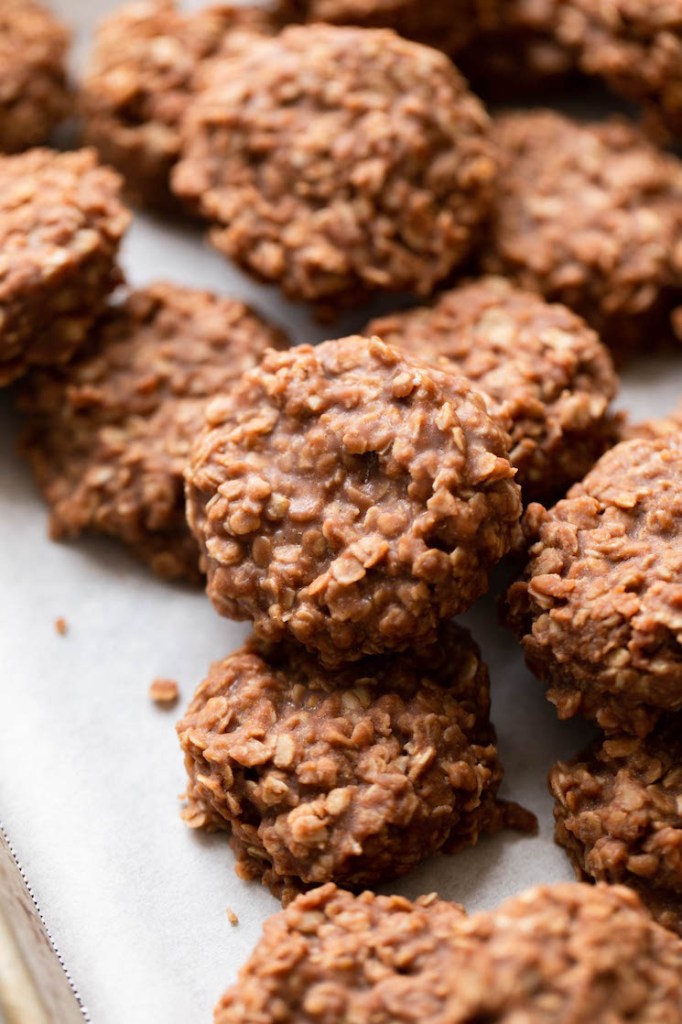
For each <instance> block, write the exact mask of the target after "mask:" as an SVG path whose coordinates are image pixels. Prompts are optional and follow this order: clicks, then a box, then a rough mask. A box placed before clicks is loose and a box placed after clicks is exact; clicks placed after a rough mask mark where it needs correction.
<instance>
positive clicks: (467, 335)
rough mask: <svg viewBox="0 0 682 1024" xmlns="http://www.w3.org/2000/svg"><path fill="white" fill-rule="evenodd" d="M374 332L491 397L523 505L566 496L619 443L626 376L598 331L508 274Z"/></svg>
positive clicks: (390, 319)
mask: <svg viewBox="0 0 682 1024" xmlns="http://www.w3.org/2000/svg"><path fill="white" fill-rule="evenodd" d="M366 333H367V334H376V335H378V336H379V337H380V338H382V339H383V340H384V341H386V342H388V344H389V345H395V346H397V347H398V348H402V349H403V350H404V351H406V352H409V353H410V354H412V355H415V356H418V357H419V358H421V359H424V360H426V361H427V362H432V361H433V362H435V363H436V364H440V365H441V366H445V367H449V368H450V369H452V370H453V371H454V372H456V373H458V374H461V375H462V376H463V377H466V378H467V379H468V380H470V381H471V382H472V384H473V386H474V387H476V388H478V389H479V390H480V391H482V392H484V393H485V394H487V395H488V396H489V397H490V398H491V399H492V406H491V407H492V408H493V409H494V411H495V412H496V413H499V414H500V415H501V416H502V417H505V416H506V417H508V418H509V421H510V424H511V426H510V434H511V438H512V449H511V452H510V454H509V458H510V461H511V462H512V465H514V466H515V467H516V469H517V470H518V475H517V478H516V479H517V481H518V483H520V484H521V492H522V496H523V499H524V501H525V502H528V501H537V500H541V499H543V498H545V499H547V498H550V499H551V498H552V497H556V496H558V495H560V494H563V493H564V492H565V491H566V489H567V488H568V486H569V485H570V484H572V483H574V482H575V481H576V480H579V479H580V478H581V477H582V476H584V475H585V473H586V472H587V471H588V470H589V469H591V467H592V466H593V464H594V463H595V462H596V460H597V459H598V458H599V456H600V455H602V454H603V452H604V451H605V450H606V449H607V448H608V447H610V446H611V445H612V444H614V443H615V441H616V440H617V435H618V429H617V428H618V423H617V420H616V418H615V417H614V415H613V414H611V413H609V402H610V400H611V399H612V398H613V397H614V396H615V394H616V390H617V387H618V380H617V377H616V375H615V373H614V370H613V364H612V362H611V357H610V355H609V353H608V351H607V350H606V348H605V347H604V346H603V345H602V344H601V342H600V341H599V338H598V337H597V335H596V334H595V333H594V331H592V330H591V329H590V328H589V327H588V326H587V324H586V323H585V322H584V321H583V320H581V319H580V317H578V316H576V315H575V314H574V313H572V312H571V311H570V310H569V309H567V308H566V307H565V306H560V305H557V304H552V305H550V304H549V303H547V302H545V301H544V300H543V299H542V298H540V297H539V296H538V295H534V294H533V293H531V292H525V291H522V290H521V289H518V288H515V287H514V286H513V285H512V284H510V283H509V282H508V281H505V280H503V279H502V278H499V277H489V278H483V279H482V280H480V281H475V282H472V283H471V284H466V285H463V286H461V287H459V288H455V289H454V290H453V291H449V292H445V293H444V294H442V295H441V296H440V298H439V299H438V301H437V302H436V303H435V304H434V305H433V306H431V307H425V308H422V309H413V310H408V311H407V312H406V313H395V314H393V315H392V316H385V317H382V318H381V319H378V320H373V321H372V322H371V323H370V324H369V325H368V327H367V330H366Z"/></svg>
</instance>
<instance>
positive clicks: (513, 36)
mask: <svg viewBox="0 0 682 1024" xmlns="http://www.w3.org/2000/svg"><path fill="white" fill-rule="evenodd" d="M556 7H557V0H280V2H279V3H278V4H277V5H276V14H275V16H276V18H277V19H278V20H279V21H280V22H282V23H284V24H286V23H288V22H292V21H293V22H304V23H306V22H307V23H312V22H316V21H325V22H327V23H328V24H333V25H359V26H362V27H363V28H390V29H393V30H394V31H395V32H397V33H398V34H399V35H401V36H403V37H404V38H405V39H413V40H414V41H415V42H418V43H422V44H424V45H425V46H432V47H435V49H437V50H442V51H443V52H444V53H447V54H448V55H449V56H450V57H452V58H453V59H454V60H455V61H456V63H457V66H458V67H459V68H460V69H462V70H463V71H464V74H465V77H466V78H467V79H468V80H469V81H470V82H472V83H473V87H474V89H475V91H476V92H479V93H480V92H482V93H484V94H491V93H492V94H499V93H501V92H502V90H504V95H505V98H507V99H508V97H509V90H511V91H512V93H517V92H518V91H519V90H522V89H526V88H528V87H530V86H537V85H538V83H539V82H543V83H544V82H546V81H547V80H548V79H555V78H559V77H562V76H564V75H565V74H566V73H567V72H568V71H569V70H571V69H572V68H573V66H574V64H575V61H574V58H573V54H572V52H571V51H570V50H569V49H568V48H567V47H565V46H562V44H561V43H560V42H559V40H558V39H557V38H556V35H555V34H554V31H553V30H554V28H555V27H556Z"/></svg>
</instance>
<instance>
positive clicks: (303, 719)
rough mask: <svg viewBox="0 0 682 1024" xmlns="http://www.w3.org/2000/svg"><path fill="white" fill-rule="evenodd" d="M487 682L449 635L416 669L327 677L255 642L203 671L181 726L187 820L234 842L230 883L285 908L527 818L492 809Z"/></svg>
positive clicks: (413, 658)
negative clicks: (235, 875)
mask: <svg viewBox="0 0 682 1024" xmlns="http://www.w3.org/2000/svg"><path fill="white" fill-rule="evenodd" d="M489 711H490V697H489V681H488V673H487V669H486V667H485V665H484V664H483V663H482V662H481V660H480V652H479V651H478V648H477V647H476V645H475V644H474V642H473V641H472V639H471V637H470V635H469V634H468V633H467V632H466V631H465V630H463V629H461V628H459V627H457V626H454V625H450V626H446V627H443V628H442V629H441V631H440V633H439V636H438V641H437V643H435V644H434V645H432V646H430V647H427V648H425V649H424V650H423V651H420V653H419V654H418V655H415V654H410V653H407V654H400V655H395V654H394V655H377V656H375V657H369V658H363V659H361V660H360V661H355V662H353V663H352V664H351V665H349V666H345V667H341V668H339V669H333V670H329V669H325V668H323V667H322V666H321V664H320V662H319V661H318V659H317V658H316V657H315V656H314V655H311V654H309V653H307V652H306V651H305V650H304V648H302V647H300V646H299V645H298V644H295V643H285V644H279V645H271V646H268V645H266V644H264V643H263V642H259V641H257V640H255V639H252V640H251V641H250V642H249V643H248V644H247V645H246V647H244V648H242V649H241V650H239V651H237V652H236V653H234V654H232V655H230V657H228V658H226V659H225V660H224V661H221V662H217V663H216V664H215V665H213V666H212V668H211V670H210V673H209V675H208V678H207V679H206V680H205V681H204V682H203V683H202V684H201V686H200V687H199V688H198V690H197V692H196V694H195V696H194V699H193V701H192V703H191V705H190V707H189V709H188V712H187V714H186V715H185V717H184V718H183V719H182V721H181V722H180V723H179V725H178V733H179V735H180V741H181V744H182V747H183V749H184V751H185V764H186V767H187V772H188V774H189V787H188V792H187V796H188V801H189V804H188V808H187V810H186V811H185V813H184V817H185V819H186V820H187V821H188V823H189V824H190V825H192V826H193V827H202V826H207V827H209V828H222V829H227V830H229V831H231V834H232V846H233V847H234V849H235V852H236V853H237V855H238V868H237V870H238V872H239V873H240V874H241V875H242V876H243V877H247V878H262V879H263V881H264V882H265V883H266V885H268V886H269V887H270V888H271V889H272V891H273V892H274V893H275V894H276V895H278V896H282V897H283V899H284V900H285V901H286V900H288V899H290V898H291V897H292V896H293V895H295V894H296V892H297V891H300V889H301V888H302V887H305V886H308V887H309V886H311V885H319V884H321V883H323V882H328V881H335V882H338V883H339V884H342V885H345V886H348V887H352V888H358V887H361V886H364V885H371V884H376V883H377V882H380V881H385V880H388V879H390V878H396V877H398V876H400V875H403V874H405V873H406V872H408V871H409V870H410V869H411V868H413V867H414V866H415V865H416V864H418V863H419V862H420V861H422V860H423V859H424V858H426V857H428V856H429V855H430V854H432V853H435V852H436V851H438V850H440V849H444V850H446V851H448V852H454V851H455V850H457V849H460V848H462V847H464V846H468V845H471V844H473V843H475V842H476V841H477V839H478V836H479V833H480V832H486V831H487V832H489V831H495V830H497V829H499V828H501V827H504V825H506V824H509V825H512V826H517V827H520V828H522V829H524V830H532V829H533V827H534V819H533V816H532V815H530V814H528V812H525V811H522V810H521V809H519V808H518V807H516V805H505V804H503V803H500V802H499V801H498V800H497V790H498V787H499V785H500V781H501V779H502V768H501V766H500V763H499V761H498V757H497V751H496V748H495V732H494V729H493V727H492V725H491V724H490V719H489Z"/></svg>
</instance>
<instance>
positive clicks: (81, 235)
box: [0, 149, 130, 385]
mask: <svg viewBox="0 0 682 1024" xmlns="http://www.w3.org/2000/svg"><path fill="white" fill-rule="evenodd" d="M119 191H120V179H119V177H118V175H117V174H115V173H114V172H113V171H111V170H109V169H108V168H106V167H99V166H98V164H97V158H96V156H95V153H94V151H93V150H89V149H83V150H78V151H76V152H73V153H55V152H53V151H52V150H49V149H33V150H30V151H29V152H28V153H22V154H20V155H18V156H5V157H0V310H1V312H2V316H1V317H0V385H3V384H9V383H10V382H11V381H13V380H14V379H15V378H16V377H19V376H21V375H22V374H23V373H25V372H26V370H27V369H29V367H31V366H34V365H37V366H41V365H50V364H56V363H63V362H65V361H66V360H67V359H69V358H70V357H71V356H72V355H73V353H74V352H75V351H76V350H77V349H78V348H79V347H80V346H81V345H82V344H83V343H84V342H85V339H86V337H87V334H88V331H89V330H90V327H91V326H92V324H93V322H94V320H95V319H96V318H97V316H99V314H100V313H101V312H102V310H103V309H104V307H105V305H106V303H107V300H108V297H109V294H110V292H111V291H112V290H113V289H114V288H115V287H116V285H118V284H119V283H120V282H121V280H122V274H121V271H120V269H119V267H118V263H117V256H118V248H119V245H120V242H121V239H122V237H123V235H124V233H125V231H126V228H127V227H128V223H129V220H130V217H129V214H128V211H127V210H126V209H125V207H124V206H122V204H121V202H120V199H119Z"/></svg>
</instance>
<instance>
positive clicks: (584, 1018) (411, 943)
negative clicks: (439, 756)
mask: <svg viewBox="0 0 682 1024" xmlns="http://www.w3.org/2000/svg"><path fill="white" fill-rule="evenodd" d="M681 979H682V943H681V942H680V940H679V939H678V937H677V936H675V935H672V934H671V933H670V932H668V931H666V930H665V929H664V928H661V927H660V926H659V925H657V924H656V923H655V922H653V921H652V920H651V918H650V917H649V915H648V914H646V913H645V912H644V911H643V909H642V907H641V904H640V903H639V901H638V899H637V897H636V896H635V895H634V893H632V892H630V891H629V890H628V889H625V888H622V887H621V886H606V885H598V886H596V887H594V888H593V887H590V886H586V885H578V884H575V883H572V884H571V883H569V884H563V885H554V886H541V887H538V888H536V889H531V890H529V891H528V892H525V893H523V894H522V895H521V896H518V897H516V898H513V899H510V900H507V902H506V903H503V904H502V905H501V906H500V907H499V908H498V909H497V910H493V911H486V912H483V913H479V914H476V915H474V916H473V917H471V918H466V917H465V916H463V914H462V912H461V910H460V909H459V908H458V907H456V906H455V905H453V904H450V903H444V902H440V901H438V900H437V899H436V897H435V896H430V897H426V898H423V899H421V900H419V901H417V903H416V904H413V903H410V902H409V901H408V900H405V899H402V898H401V897H399V896H392V897H386V896H374V895H373V894H372V893H363V894H362V895H361V896H357V897H353V896H351V895H349V894H348V893H344V892H342V891H341V890H339V889H336V887H335V886H332V885H325V886H323V887H322V888H320V889H315V890H314V891H313V892H311V893H307V894H305V895H304V896H300V897H299V898H298V899H297V900H295V901H294V902H293V903H292V904H291V906H289V907H287V909H286V910H285V911H283V912H281V913H279V914H277V915H275V916H274V917H272V918H270V919H269V920H268V921H267V922H266V924H265V928H264V932H263V936H262V938H261V940H260V942H259V943H258V945H257V946H256V948H255V950H254V952H253V953H252V955H251V958H250V959H249V960H248V961H247V963H246V965H245V966H244V967H243V968H242V970H241V971H240V974H239V979H238V981H237V983H236V984H235V985H234V986H233V987H232V988H230V989H229V990H228V991H227V992H226V993H225V995H224V996H223V997H222V999H221V1000H220V1002H219V1003H218V1006H217V1007H216V1011H215V1018H214V1020H215V1024H255V1022H256V1021H257V1022H258V1024H275V1022H277V1024H323V1022H324V1024H328V1022H331V1021H353V1024H414V1022H415V1021H419V1022H421V1024H484V1022H485V1024H624V1022H625V1021H630V1022H632V1024H635V1022H637V1024H679V1021H680V1019H682V980H681Z"/></svg>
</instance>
